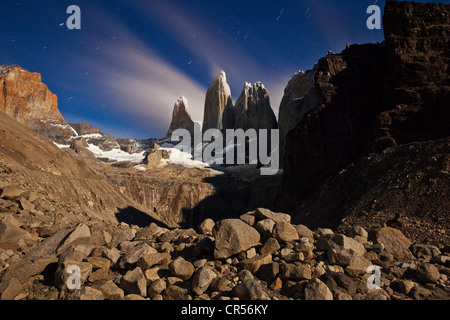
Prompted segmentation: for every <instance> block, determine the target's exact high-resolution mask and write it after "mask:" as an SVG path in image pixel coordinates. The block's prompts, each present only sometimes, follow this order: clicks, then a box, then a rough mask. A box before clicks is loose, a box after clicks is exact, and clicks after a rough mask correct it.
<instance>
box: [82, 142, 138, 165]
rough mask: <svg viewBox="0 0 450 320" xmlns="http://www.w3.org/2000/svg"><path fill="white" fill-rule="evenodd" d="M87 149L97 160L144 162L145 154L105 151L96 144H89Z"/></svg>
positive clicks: (114, 150) (116, 150)
mask: <svg viewBox="0 0 450 320" xmlns="http://www.w3.org/2000/svg"><path fill="white" fill-rule="evenodd" d="M87 149H88V150H89V151H91V152H92V153H93V154H94V156H95V157H96V158H107V159H110V160H114V161H130V162H137V163H141V162H142V161H143V160H144V153H145V152H141V153H134V154H130V153H128V152H125V151H123V150H120V149H113V150H111V151H103V150H102V149H100V148H99V147H97V146H96V145H94V144H90V143H88V147H87Z"/></svg>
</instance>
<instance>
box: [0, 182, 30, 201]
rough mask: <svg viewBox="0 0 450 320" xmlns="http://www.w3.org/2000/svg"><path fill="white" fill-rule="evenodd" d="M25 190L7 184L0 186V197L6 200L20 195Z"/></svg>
mask: <svg viewBox="0 0 450 320" xmlns="http://www.w3.org/2000/svg"><path fill="white" fill-rule="evenodd" d="M25 192H27V191H26V190H25V189H23V188H22V187H20V186H17V185H9V186H5V187H3V188H0V198H3V199H6V200H13V199H15V198H18V197H20V196H21V195H23V194H24V193H25Z"/></svg>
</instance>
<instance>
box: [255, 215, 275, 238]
mask: <svg viewBox="0 0 450 320" xmlns="http://www.w3.org/2000/svg"><path fill="white" fill-rule="evenodd" d="M274 226H275V222H274V221H273V220H272V219H264V220H260V221H258V223H257V224H256V225H255V227H254V228H255V229H256V230H258V232H259V234H260V235H261V237H262V239H267V238H270V237H271V236H272V231H273V227H274Z"/></svg>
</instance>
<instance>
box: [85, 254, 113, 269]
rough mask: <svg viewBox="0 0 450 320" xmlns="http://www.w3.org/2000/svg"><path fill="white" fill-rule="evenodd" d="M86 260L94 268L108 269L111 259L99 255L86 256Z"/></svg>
mask: <svg viewBox="0 0 450 320" xmlns="http://www.w3.org/2000/svg"><path fill="white" fill-rule="evenodd" d="M86 262H89V263H90V264H92V266H93V267H94V269H107V270H108V269H109V268H110V267H111V261H110V260H108V259H105V258H100V257H88V258H86Z"/></svg>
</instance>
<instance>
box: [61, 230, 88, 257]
mask: <svg viewBox="0 0 450 320" xmlns="http://www.w3.org/2000/svg"><path fill="white" fill-rule="evenodd" d="M90 236H91V230H90V229H89V227H88V226H87V225H85V224H82V223H81V224H79V225H77V226H76V227H75V228H74V229H73V230H72V231H71V232H70V234H69V236H68V237H67V238H66V239H65V240H64V241H63V242H62V243H61V244H60V245H59V247H58V252H59V253H61V252H63V251H64V250H65V249H66V248H67V247H68V246H69V245H70V244H71V243H73V242H75V241H76V240H78V239H88V238H90Z"/></svg>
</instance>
